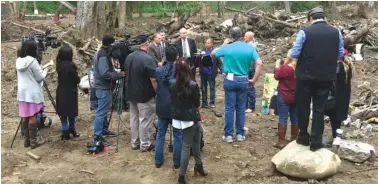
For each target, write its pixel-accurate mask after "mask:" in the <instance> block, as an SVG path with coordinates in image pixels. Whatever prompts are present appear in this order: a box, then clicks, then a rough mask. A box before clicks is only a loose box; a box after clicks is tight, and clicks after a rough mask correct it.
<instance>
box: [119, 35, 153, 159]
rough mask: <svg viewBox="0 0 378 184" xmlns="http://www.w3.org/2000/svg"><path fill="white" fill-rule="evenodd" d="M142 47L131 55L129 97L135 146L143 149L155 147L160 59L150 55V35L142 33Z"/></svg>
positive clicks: (127, 83)
mask: <svg viewBox="0 0 378 184" xmlns="http://www.w3.org/2000/svg"><path fill="white" fill-rule="evenodd" d="M136 38H137V41H138V42H139V43H140V45H139V48H138V49H137V50H135V51H134V52H133V53H131V54H130V55H128V56H127V58H126V62H125V71H126V82H125V90H126V100H127V101H128V102H129V103H130V126H131V147H132V149H134V150H137V149H139V150H140V151H142V152H146V151H152V150H154V149H155V146H154V145H153V144H152V143H151V137H152V135H151V129H152V125H153V120H154V116H153V115H154V113H155V96H156V89H157V82H156V71H155V70H156V62H155V59H154V58H153V57H152V56H151V55H149V54H148V53H147V52H148V49H149V47H150V40H149V37H148V36H146V35H143V34H142V35H138V36H137V37H136Z"/></svg>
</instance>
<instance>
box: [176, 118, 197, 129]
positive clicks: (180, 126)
mask: <svg viewBox="0 0 378 184" xmlns="http://www.w3.org/2000/svg"><path fill="white" fill-rule="evenodd" d="M193 125H194V122H193V121H180V120H177V119H172V126H173V127H174V128H177V129H181V130H184V129H186V128H189V127H191V126H193Z"/></svg>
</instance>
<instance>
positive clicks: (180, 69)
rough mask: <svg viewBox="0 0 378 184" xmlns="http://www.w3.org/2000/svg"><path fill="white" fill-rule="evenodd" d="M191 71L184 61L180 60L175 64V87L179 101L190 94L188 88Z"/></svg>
mask: <svg viewBox="0 0 378 184" xmlns="http://www.w3.org/2000/svg"><path fill="white" fill-rule="evenodd" d="M191 80H192V79H191V70H190V67H189V64H188V63H187V62H186V61H185V59H180V60H179V61H177V63H176V85H177V95H178V98H179V99H185V98H187V97H189V96H190V95H191V93H192V91H191V88H190V81H191Z"/></svg>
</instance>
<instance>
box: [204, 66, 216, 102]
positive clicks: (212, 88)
mask: <svg viewBox="0 0 378 184" xmlns="http://www.w3.org/2000/svg"><path fill="white" fill-rule="evenodd" d="M207 84H209V86H210V104H211V105H215V77H212V75H209V74H203V73H201V91H202V105H208V103H207Z"/></svg>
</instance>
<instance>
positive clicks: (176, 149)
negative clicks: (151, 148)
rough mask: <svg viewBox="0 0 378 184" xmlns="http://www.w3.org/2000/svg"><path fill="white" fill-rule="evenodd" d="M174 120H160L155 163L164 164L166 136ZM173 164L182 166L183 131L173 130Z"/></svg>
mask: <svg viewBox="0 0 378 184" xmlns="http://www.w3.org/2000/svg"><path fill="white" fill-rule="evenodd" d="M171 122H172V119H166V118H159V119H158V132H157V135H156V142H155V144H156V146H155V163H156V164H163V163H164V140H165V134H166V133H167V129H168V126H169V124H170V123H171ZM172 129H173V137H174V138H173V139H174V140H173V163H174V164H175V165H180V159H181V149H182V130H180V129H176V128H173V127H172Z"/></svg>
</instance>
